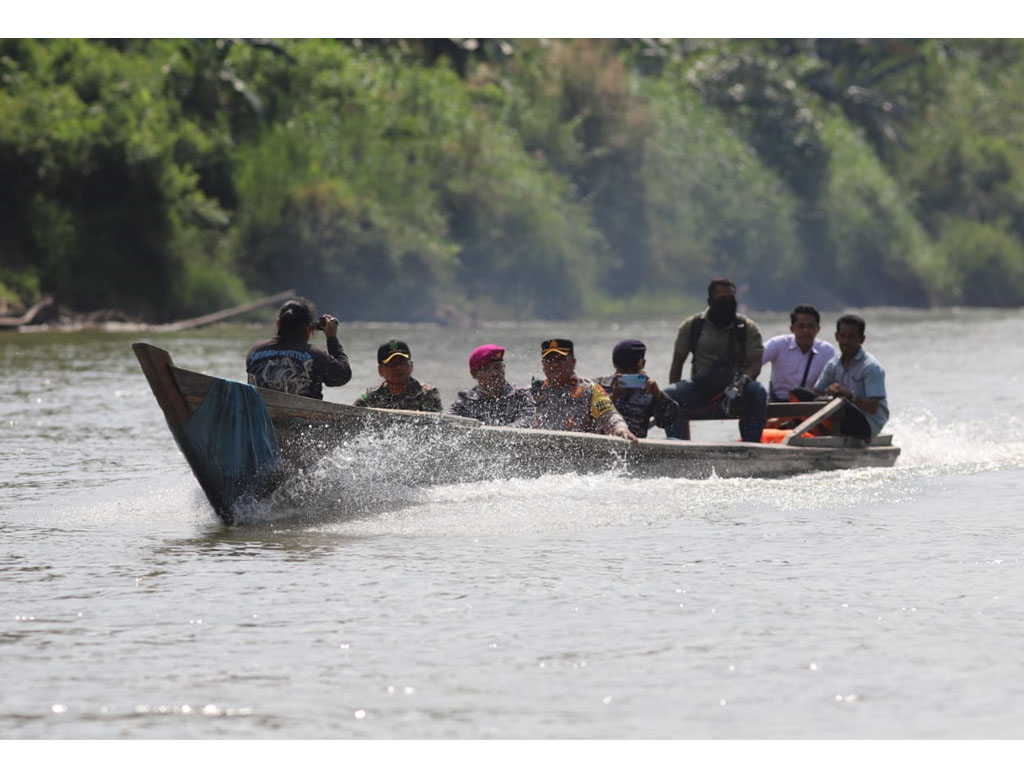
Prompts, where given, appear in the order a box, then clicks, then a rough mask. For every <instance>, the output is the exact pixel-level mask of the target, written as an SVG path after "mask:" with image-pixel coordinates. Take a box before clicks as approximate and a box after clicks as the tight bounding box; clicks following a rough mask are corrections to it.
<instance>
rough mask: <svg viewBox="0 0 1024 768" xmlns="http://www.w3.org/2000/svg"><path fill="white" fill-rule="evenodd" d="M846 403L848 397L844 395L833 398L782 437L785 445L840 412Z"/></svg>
mask: <svg viewBox="0 0 1024 768" xmlns="http://www.w3.org/2000/svg"><path fill="white" fill-rule="evenodd" d="M845 405H846V399H845V398H842V397H836V398H834V399H832V400H831V401H830V402H829V403H828V404H826V405H824V406H822V408H820V409H819V410H818V411H817V413H813V414H811V415H810V416H808V417H807V418H806V419H804V420H803V421H801V422H800V423H799V424H797V425H796V429H794V430H793V431H792V432H790V433H789V434H788V435H786V436H785V437H784V438H783V439H782V444H783V445H789V443H790V441H791V440H792V439H793V438H795V437H800V436H801V435H803V434H804V433H805V432H808V431H809V430H812V429H814V428H815V427H816V426H818V425H819V424H821V422H823V421H824V420H825V419H829V418H831V417H833V416H836V415H838V414H839V412H840V411H841V410H843V406H845Z"/></svg>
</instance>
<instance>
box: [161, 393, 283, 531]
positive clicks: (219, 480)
mask: <svg viewBox="0 0 1024 768" xmlns="http://www.w3.org/2000/svg"><path fill="white" fill-rule="evenodd" d="M172 431H173V432H174V437H175V439H176V440H177V442H178V446H179V447H180V448H181V451H182V453H184V454H185V458H186V459H187V460H188V462H189V464H190V465H191V466H192V470H193V472H195V474H196V477H197V478H198V479H199V481H200V484H201V485H202V487H203V490H204V491H205V492H206V495H207V497H208V498H209V499H210V503H211V504H213V507H214V509H215V510H216V511H217V514H218V515H220V516H221V518H222V519H224V521H225V522H227V523H231V522H233V518H234V515H233V513H232V508H233V507H234V505H235V503H236V502H237V501H238V500H239V499H241V498H242V497H244V496H246V495H251V494H258V493H259V491H260V490H261V489H262V488H264V487H265V486H266V485H267V484H268V483H269V482H270V479H271V477H272V475H273V470H274V469H275V468H276V467H277V466H278V465H279V464H280V462H281V452H280V450H279V448H278V445H277V435H276V433H275V431H274V425H273V423H272V422H271V421H270V414H269V413H267V406H266V404H265V403H264V402H263V398H262V397H260V395H259V393H258V392H257V391H256V388H255V387H253V386H251V385H249V384H242V383H239V382H237V381H228V380H226V379H215V380H214V381H213V383H212V384H211V385H210V389H209V390H208V391H207V393H206V396H205V397H204V398H203V402H202V403H200V404H199V408H198V409H196V412H195V413H193V414H192V415H191V416H190V417H189V419H188V421H187V422H186V423H185V425H184V426H183V427H180V428H179V429H176V430H173V429H172Z"/></svg>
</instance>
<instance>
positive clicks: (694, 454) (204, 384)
mask: <svg viewBox="0 0 1024 768" xmlns="http://www.w3.org/2000/svg"><path fill="white" fill-rule="evenodd" d="M132 348H133V350H134V351H135V354H136V356H137V357H138V359H139V363H140V365H141V366H142V370H143V373H145V375H146V379H147V380H148V381H149V385H150V387H151V389H152V390H153V394H154V395H155V397H156V400H157V403H158V404H159V405H160V408H161V409H162V410H163V413H164V416H165V417H166V419H167V424H168V426H169V427H170V429H171V432H172V434H173V435H174V436H175V439H176V440H177V441H178V445H179V447H180V448H181V450H182V453H183V454H184V455H185V457H186V459H187V460H188V462H189V465H190V466H191V468H192V472H193V474H194V475H195V477H196V479H197V480H198V481H199V485H200V486H201V487H202V488H203V490H204V492H205V493H206V496H207V498H208V499H209V500H210V503H211V505H212V506H213V509H214V511H215V512H216V513H217V515H218V516H219V517H220V518H221V519H222V520H223V521H224V522H225V523H228V524H232V523H233V522H234V521H235V519H236V515H235V509H234V508H235V505H236V503H237V502H238V499H239V498H240V497H246V498H247V499H255V498H259V497H261V496H265V495H266V494H268V493H269V492H271V491H272V490H273V488H274V487H275V486H276V485H278V484H280V482H282V480H283V479H284V478H287V477H289V476H291V475H292V474H294V473H295V472H297V471H298V470H300V469H301V468H303V467H307V466H309V465H310V464H311V463H313V462H314V461H316V460H317V458H319V457H322V456H323V455H324V454H325V452H327V451H330V450H334V449H337V448H339V447H344V446H345V445H346V443H351V441H354V440H356V439H359V440H365V439H367V437H369V438H370V439H374V438H379V439H380V440H385V441H387V440H390V441H404V442H405V443H407V444H408V443H409V442H412V443H415V444H422V445H424V446H426V449H425V450H423V451H422V452H421V453H420V454H418V456H417V460H416V464H415V467H414V470H413V471H414V473H415V475H416V479H417V480H418V481H419V482H421V483H423V484H435V483H454V482H459V481H465V480H466V479H472V480H481V479H488V478H501V477H523V476H525V477H531V476H534V477H535V476H540V475H543V474H550V473H567V472H578V473H594V472H603V471H609V470H615V469H618V470H621V471H624V472H626V473H628V474H630V475H635V476H641V477H685V478H697V479H699V478H706V477H710V476H711V475H717V476H719V477H764V478H776V477H785V476H789V475H795V474H800V473H806V472H821V471H828V470H837V469H853V468H859V467H891V466H892V465H893V464H894V463H895V461H896V457H897V456H899V453H900V449H899V448H898V447H895V446H893V445H892V440H891V436H889V435H879V436H878V437H877V438H875V440H873V441H872V442H871V443H870V444H866V443H865V442H864V441H861V440H857V439H854V438H844V437H804V436H803V435H805V433H807V432H808V431H809V430H811V429H812V428H814V427H815V426H816V425H818V424H819V423H821V421H822V420H824V419H827V418H829V417H831V416H834V415H835V414H836V413H837V411H838V410H839V409H840V408H841V407H842V402H843V401H842V400H841V399H837V400H833V401H831V402H829V403H826V404H822V403H819V402H814V403H772V404H770V405H769V416H770V417H785V418H803V419H804V420H803V421H802V422H801V423H800V424H799V426H798V427H796V428H795V429H794V430H793V432H792V433H791V434H790V435H789V436H788V437H787V438H786V439H785V440H783V441H782V442H781V443H779V444H767V443H742V442H725V443H707V442H694V441H683V440H667V439H655V438H648V439H644V440H641V441H640V442H639V443H637V444H633V443H629V442H627V441H625V440H622V439H620V438H614V437H608V436H605V435H599V434H584V433H576V432H555V431H549V430H540V429H519V428H514V427H491V426H486V425H484V424H482V423H481V422H479V421H476V420H475V419H467V418H463V417H460V416H454V415H450V414H440V413H422V412H413V411H389V410H378V409H374V408H358V407H355V406H350V405H342V404H338V403H331V402H325V401H322V400H314V399H311V398H307V397H300V396H298V395H289V394H286V393H282V392H277V391H273V390H268V389H259V388H248V390H247V391H249V392H256V393H258V395H259V398H258V400H261V401H262V405H261V406H260V410H261V411H262V408H263V407H264V406H265V411H266V416H269V423H270V424H271V425H272V427H271V428H270V429H271V431H272V432H273V435H272V436H271V439H272V440H276V446H275V450H276V451H278V452H279V461H278V462H277V465H276V466H275V467H274V469H273V471H272V472H270V473H265V474H264V475H262V476H261V477H258V478H257V477H251V476H242V477H239V478H236V479H235V487H234V492H225V491H224V485H223V482H220V478H218V477H217V473H216V470H217V467H216V466H214V465H216V464H217V459H218V457H217V456H216V455H211V454H210V451H209V449H202V448H200V447H197V446H196V445H195V444H194V443H193V440H192V438H190V437H189V436H187V435H185V434H184V431H185V428H187V426H188V425H189V422H190V420H193V419H194V418H195V417H196V413H197V411H199V410H200V407H201V406H202V405H203V403H204V401H205V400H207V398H208V394H209V393H210V392H211V388H212V387H214V386H215V385H218V386H219V385H223V384H230V385H232V386H235V387H239V386H241V385H238V384H237V383H234V382H229V381H228V380H225V379H218V378H216V377H212V376H207V375H204V374H201V373H196V372H193V371H189V370H185V369H184V368H178V367H176V366H175V365H174V364H173V362H172V360H171V357H170V355H169V354H168V353H167V352H166V351H165V350H163V349H160V348H159V347H155V346H152V345H150V344H145V343H136V344H133V345H132ZM245 386H246V387H248V385H245ZM214 416H215V419H220V420H225V421H229V420H230V419H229V418H228V416H227V415H226V414H225V415H224V418H223V419H221V415H220V414H215V415H214ZM232 439H233V440H235V441H236V442H237V441H240V443H241V444H242V445H243V447H245V445H244V444H245V443H246V442H247V441H252V440H255V436H254V435H248V434H246V433H245V432H244V429H243V430H242V431H241V433H240V434H236V435H234V436H233V437H232ZM404 469H405V470H406V471H407V470H408V467H406V468H404Z"/></svg>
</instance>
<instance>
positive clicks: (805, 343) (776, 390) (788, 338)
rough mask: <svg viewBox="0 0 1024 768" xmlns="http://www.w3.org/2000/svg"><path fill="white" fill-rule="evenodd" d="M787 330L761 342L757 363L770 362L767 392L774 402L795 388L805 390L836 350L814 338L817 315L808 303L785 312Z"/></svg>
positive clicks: (818, 327) (818, 325) (818, 324)
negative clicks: (770, 369) (769, 379)
mask: <svg viewBox="0 0 1024 768" xmlns="http://www.w3.org/2000/svg"><path fill="white" fill-rule="evenodd" d="M789 322H790V326H789V330H790V333H786V334H783V335H781V336H774V337H772V338H770V339H768V341H767V343H765V345H764V354H763V355H762V356H761V364H762V365H767V364H768V363H771V364H772V378H771V386H770V388H769V390H768V395H769V397H770V398H771V399H772V400H775V401H777V402H779V401H781V402H788V401H789V400H790V399H791V398H790V392H792V391H793V390H795V389H806V390H808V395H807V397H808V398H809V397H810V394H809V391H810V389H811V387H813V386H814V382H816V381H817V380H818V377H819V376H821V372H822V371H823V370H825V363H827V362H828V361H829V360H831V359H832V358H833V357H835V354H836V350H835V348H834V347H833V346H832V345H831V344H829V343H828V342H827V341H822V340H821V339H819V338H817V336H818V331H820V330H821V315H820V314H819V313H818V310H817V309H815V308H814V307H812V306H811V305H810V304H797V305H796V306H795V307H793V311H792V312H790V313H789Z"/></svg>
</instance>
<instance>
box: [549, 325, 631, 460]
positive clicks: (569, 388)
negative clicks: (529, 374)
mask: <svg viewBox="0 0 1024 768" xmlns="http://www.w3.org/2000/svg"><path fill="white" fill-rule="evenodd" d="M573 351H574V350H573V344H572V342H571V341H570V340H569V339H550V340H549V341H545V342H544V343H543V344H541V347H540V358H541V365H542V366H543V368H544V376H545V377H546V378H545V379H544V381H543V382H541V383H540V385H539V386H537V387H536V388H535V391H534V399H535V401H536V404H537V415H536V417H535V418H534V422H533V425H534V426H535V427H537V428H539V429H557V430H563V431H566V432H603V433H604V434H606V435H614V436H615V437H621V438H623V439H624V440H630V441H632V442H634V443H635V442H637V438H636V435H634V434H633V433H632V432H630V431H629V427H628V426H626V420H625V419H623V418H622V415H621V414H620V413H619V412H618V411H617V410H615V406H614V405H612V401H611V400H609V399H608V395H607V394H605V391H604V389H603V388H602V387H601V385H600V384H598V383H596V382H593V381H590V380H589V379H584V378H582V377H580V376H577V375H576V358H575V357H574V356H573Z"/></svg>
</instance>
